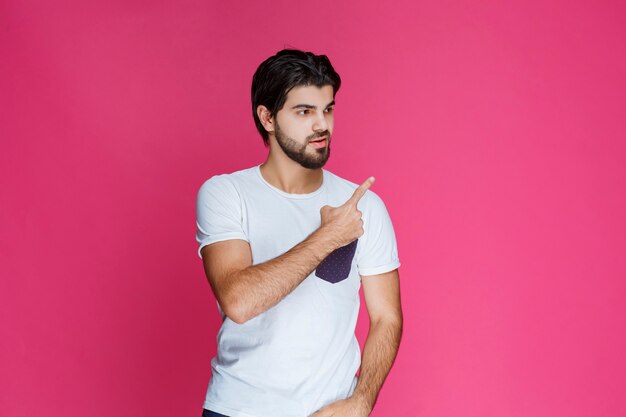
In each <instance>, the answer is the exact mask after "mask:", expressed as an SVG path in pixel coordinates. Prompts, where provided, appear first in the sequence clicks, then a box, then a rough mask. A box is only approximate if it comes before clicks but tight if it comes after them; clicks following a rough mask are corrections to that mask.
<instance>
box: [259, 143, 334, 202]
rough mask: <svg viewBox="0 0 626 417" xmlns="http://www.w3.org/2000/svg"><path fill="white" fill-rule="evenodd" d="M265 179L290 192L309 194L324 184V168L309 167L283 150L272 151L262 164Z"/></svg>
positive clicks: (261, 168)
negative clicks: (296, 160)
mask: <svg viewBox="0 0 626 417" xmlns="http://www.w3.org/2000/svg"><path fill="white" fill-rule="evenodd" d="M260 170H261V175H263V178H264V179H265V181H267V182H269V183H270V184H272V185H273V186H274V187H276V188H278V189H279V190H281V191H284V192H286V193H289V194H309V193H312V192H314V191H315V190H317V189H318V188H320V187H321V186H322V182H323V178H324V174H323V172H322V168H317V169H309V168H304V167H303V166H302V165H300V164H298V163H297V162H295V161H293V160H291V159H290V158H289V157H288V156H287V155H285V154H284V153H283V152H272V149H271V148H270V152H269V154H268V156H267V159H266V160H265V162H264V163H263V164H261V166H260Z"/></svg>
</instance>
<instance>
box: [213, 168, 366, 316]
mask: <svg viewBox="0 0 626 417" xmlns="http://www.w3.org/2000/svg"><path fill="white" fill-rule="evenodd" d="M373 182H374V179H373V178H371V177H370V178H369V179H368V180H366V181H365V182H364V183H363V184H361V185H360V186H359V187H357V188H356V190H355V191H354V194H353V195H352V197H350V199H349V200H348V201H346V202H345V203H344V204H343V205H341V206H339V207H330V206H324V207H322V208H321V210H320V216H321V225H320V227H319V228H318V229H317V230H316V231H314V232H313V233H312V234H311V235H309V236H308V237H307V238H306V239H305V240H303V241H302V242H300V243H299V244H297V245H296V246H294V247H293V248H291V249H290V250H289V251H287V252H285V253H284V254H282V255H280V256H278V257H276V258H274V259H271V260H269V261H267V262H263V263H260V264H257V265H252V253H251V250H250V245H249V244H248V242H246V241H244V240H241V239H231V240H225V241H222V242H216V243H212V244H209V245H207V246H205V247H203V248H202V251H201V254H202V260H203V264H204V271H205V273H206V276H207V279H208V280H209V283H210V285H211V288H212V290H213V293H214V294H215V297H216V298H217V301H218V302H219V304H220V306H221V308H222V311H223V312H224V314H226V316H228V318H230V319H231V320H233V321H234V322H236V323H239V324H241V323H244V322H246V321H248V320H250V319H251V318H253V317H256V316H257V315H259V314H261V313H262V312H264V311H266V310H268V309H269V308H271V307H272V306H274V305H276V304H277V303H278V302H279V301H280V300H282V299H283V298H284V297H286V296H287V295H288V294H289V293H290V292H291V291H293V290H294V289H295V288H296V287H297V286H298V285H299V284H300V283H301V282H302V281H303V280H304V279H305V278H306V277H307V276H309V274H310V273H311V272H312V271H313V270H314V269H315V268H317V266H318V265H319V264H320V262H322V261H323V260H324V258H326V257H327V256H328V255H329V254H330V253H331V252H332V251H333V250H335V249H337V248H340V247H342V246H344V245H347V244H348V243H350V242H352V241H354V240H355V239H358V238H359V237H360V236H361V235H362V234H363V221H362V220H361V215H362V213H361V212H360V211H359V210H358V209H357V203H358V201H359V200H360V199H361V197H363V195H364V194H365V192H366V191H367V189H368V188H369V187H370V186H371V185H372V183H373Z"/></svg>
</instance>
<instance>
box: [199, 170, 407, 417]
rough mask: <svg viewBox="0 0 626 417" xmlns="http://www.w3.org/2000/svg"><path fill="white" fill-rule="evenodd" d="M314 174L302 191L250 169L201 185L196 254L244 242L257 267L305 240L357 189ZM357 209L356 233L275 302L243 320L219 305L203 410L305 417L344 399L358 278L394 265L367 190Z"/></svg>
mask: <svg viewBox="0 0 626 417" xmlns="http://www.w3.org/2000/svg"><path fill="white" fill-rule="evenodd" d="M322 171H323V177H324V179H323V183H322V186H321V187H320V188H318V189H317V190H315V191H313V192H312V193H309V194H289V193H286V192H284V191H282V190H280V189H278V188H276V187H274V186H272V185H271V184H270V183H268V182H267V181H266V180H265V179H264V178H263V176H262V175H261V171H260V169H259V165H257V166H255V167H252V168H247V169H243V170H240V171H237V172H234V173H232V174H221V175H215V176H213V177H211V178H210V179H208V180H207V181H206V182H205V183H204V184H202V186H201V187H200V190H199V191H198V197H197V204H196V225H197V231H196V240H197V241H198V244H199V247H198V256H200V257H201V255H200V249H202V247H204V246H206V245H208V244H211V243H214V242H219V241H223V240H228V239H243V240H246V241H248V242H249V243H250V248H251V250H252V259H253V261H252V263H253V265H256V264H260V263H263V262H266V261H269V260H271V259H273V258H276V257H278V256H280V255H282V254H284V253H285V252H287V251H288V250H289V249H291V248H293V247H294V246H296V245H297V244H298V243H300V242H302V241H303V240H305V239H306V238H307V237H308V236H309V235H310V234H311V233H312V232H314V231H315V230H316V229H317V228H319V226H320V224H321V220H320V208H321V207H322V206H324V205H330V206H333V207H337V206H340V205H342V204H344V203H345V202H346V201H347V200H348V199H349V198H350V196H352V194H353V193H354V190H355V188H356V187H357V186H358V185H357V184H355V183H352V182H350V181H347V180H345V179H343V178H340V177H339V176H337V175H335V174H333V173H331V172H330V171H327V170H325V169H322ZM357 207H358V209H359V210H360V211H361V212H362V213H363V216H362V219H363V228H364V234H363V235H362V236H361V237H360V238H359V239H357V240H356V241H354V242H353V243H351V244H349V245H346V246H344V247H343V248H340V249H338V250H337V251H335V252H333V253H332V254H331V255H329V256H328V258H326V259H325V260H324V261H323V262H322V263H321V264H320V265H319V266H318V267H317V269H316V270H315V271H313V272H312V273H311V274H310V275H309V276H308V277H307V278H306V279H305V280H304V281H302V283H301V284H300V285H298V286H297V287H296V288H295V289H294V290H293V291H292V292H291V293H290V294H289V295H287V296H286V297H285V298H283V299H282V300H281V301H280V302H279V303H278V304H276V305H275V306H273V307H272V308H270V309H268V310H267V311H265V312H263V313H262V314H260V315H258V316H256V317H254V318H252V319H250V320H248V321H247V322H245V323H243V324H237V323H235V322H234V321H232V320H230V319H229V318H228V317H226V316H224V314H223V312H222V310H221V308H220V309H219V310H220V313H221V314H222V317H223V319H224V321H223V323H222V326H221V328H220V330H219V332H218V335H217V355H216V357H214V358H213V359H212V361H211V367H212V377H211V380H210V382H209V386H208V389H207V394H206V398H205V402H204V408H206V409H209V410H212V411H215V412H217V413H221V414H225V415H227V416H230V417H307V416H309V415H311V414H313V413H314V412H315V411H317V410H318V409H320V408H321V407H323V406H324V405H327V404H329V403H331V402H333V401H336V400H339V399H343V398H347V397H348V396H350V395H351V394H352V391H353V390H354V387H355V385H356V381H357V379H356V376H355V374H356V371H357V370H358V368H359V366H360V363H361V352H360V349H359V344H358V342H357V339H356V336H355V334H354V330H355V326H356V321H357V315H358V311H359V304H360V302H359V288H360V285H361V279H360V275H376V274H381V273H383V272H388V271H392V270H394V269H396V268H398V267H399V266H400V261H399V259H398V250H397V247H396V238H395V234H394V230H393V226H392V223H391V219H390V218H389V214H388V213H387V209H386V208H385V205H384V203H383V201H382V200H381V199H380V197H378V196H377V195H376V194H375V193H374V192H373V191H371V190H368V191H367V192H366V193H365V195H364V196H363V197H362V198H361V200H360V201H359V203H358V205H357ZM218 308H219V304H218Z"/></svg>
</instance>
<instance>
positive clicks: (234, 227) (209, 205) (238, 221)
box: [196, 174, 249, 258]
mask: <svg viewBox="0 0 626 417" xmlns="http://www.w3.org/2000/svg"><path fill="white" fill-rule="evenodd" d="M242 223H243V221H242V214H241V201H240V198H239V194H238V192H237V190H236V189H235V186H234V185H233V184H232V183H231V182H230V181H229V180H228V179H227V178H226V175H225V174H222V175H216V176H214V177H211V178H210V179H208V180H207V181H205V182H204V184H202V186H201V187H200V190H199V191H198V196H197V200H196V241H197V242H198V256H199V257H200V258H202V254H201V253H200V251H201V250H202V248H203V247H204V246H206V245H209V244H211V243H215V242H220V241H223V240H229V239H243V240H246V241H249V239H248V237H247V236H246V234H245V232H244V230H243V227H242Z"/></svg>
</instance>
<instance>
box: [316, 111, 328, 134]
mask: <svg viewBox="0 0 626 417" xmlns="http://www.w3.org/2000/svg"><path fill="white" fill-rule="evenodd" d="M327 129H328V121H327V120H326V115H325V114H324V113H322V114H319V113H318V114H317V116H316V118H315V122H314V123H313V130H314V131H316V132H319V131H324V130H327Z"/></svg>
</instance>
